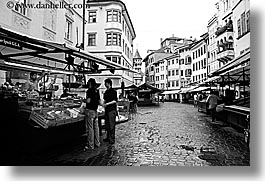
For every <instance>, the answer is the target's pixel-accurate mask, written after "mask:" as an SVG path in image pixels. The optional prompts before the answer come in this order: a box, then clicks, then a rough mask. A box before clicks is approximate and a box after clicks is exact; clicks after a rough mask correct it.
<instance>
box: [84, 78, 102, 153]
mask: <svg viewBox="0 0 265 181" xmlns="http://www.w3.org/2000/svg"><path fill="white" fill-rule="evenodd" d="M88 84H89V88H88V90H87V95H86V100H85V103H86V111H85V114H86V116H85V122H86V133H87V145H86V146H85V150H87V149H94V148H95V147H99V146H100V141H99V128H98V113H97V109H98V105H99V104H100V96H99V91H98V90H97V88H96V86H97V84H96V81H95V79H93V78H90V79H89V80H88Z"/></svg>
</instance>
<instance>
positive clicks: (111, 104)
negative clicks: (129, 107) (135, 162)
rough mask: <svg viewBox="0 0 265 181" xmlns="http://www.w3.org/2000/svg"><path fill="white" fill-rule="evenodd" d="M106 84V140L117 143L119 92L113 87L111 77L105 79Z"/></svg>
mask: <svg viewBox="0 0 265 181" xmlns="http://www.w3.org/2000/svg"><path fill="white" fill-rule="evenodd" d="M105 86H106V88H107V90H106V91H105V93H104V104H103V106H104V107H105V126H106V131H107V138H106V139H104V141H106V142H109V143H110V144H114V143H115V125H116V116H117V101H118V98H117V92H116V91H115V90H114V89H113V88H112V81H111V79H106V80H105Z"/></svg>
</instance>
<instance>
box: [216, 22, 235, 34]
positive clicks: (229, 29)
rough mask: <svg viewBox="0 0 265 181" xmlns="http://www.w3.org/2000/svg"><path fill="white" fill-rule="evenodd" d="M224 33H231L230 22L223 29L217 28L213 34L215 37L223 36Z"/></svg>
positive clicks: (231, 24)
mask: <svg viewBox="0 0 265 181" xmlns="http://www.w3.org/2000/svg"><path fill="white" fill-rule="evenodd" d="M224 32H233V23H232V22H231V21H230V22H229V23H227V24H226V25H225V26H223V27H219V28H217V31H216V32H215V35H216V37H218V36H219V35H221V34H223V33H224Z"/></svg>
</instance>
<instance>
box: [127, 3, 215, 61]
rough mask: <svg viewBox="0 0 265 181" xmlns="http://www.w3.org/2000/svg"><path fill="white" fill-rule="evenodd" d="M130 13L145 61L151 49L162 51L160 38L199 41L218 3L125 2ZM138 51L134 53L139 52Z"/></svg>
mask: <svg viewBox="0 0 265 181" xmlns="http://www.w3.org/2000/svg"><path fill="white" fill-rule="evenodd" d="M122 1H123V2H124V3H125V4H126V7H127V10H128V11H129V14H130V17H131V20H132V23H133V25H134V29H135V31H136V39H135V40H134V47H135V49H136V48H138V49H139V52H140V54H141V56H142V58H144V57H145V56H146V55H147V50H148V49H159V45H160V38H163V39H164V38H167V37H171V36H172V35H173V34H174V36H176V37H180V38H189V37H190V36H192V37H196V38H199V37H200V35H202V34H204V33H206V32H207V23H208V20H209V19H210V18H211V17H212V16H213V15H214V14H215V13H216V11H217V10H216V8H215V3H216V2H217V0H160V1H158V0H122ZM135 49H134V50H135Z"/></svg>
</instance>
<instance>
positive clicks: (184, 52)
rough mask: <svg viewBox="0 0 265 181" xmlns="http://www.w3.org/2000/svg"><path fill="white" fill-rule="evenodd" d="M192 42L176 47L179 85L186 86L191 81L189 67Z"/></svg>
mask: <svg viewBox="0 0 265 181" xmlns="http://www.w3.org/2000/svg"><path fill="white" fill-rule="evenodd" d="M192 44H193V42H191V43H189V44H185V45H183V46H180V47H178V48H177V49H176V51H177V52H176V53H178V54H179V62H178V63H179V67H180V68H179V74H180V87H181V88H186V87H189V86H190V83H191V81H192V79H191V75H192V69H191V63H192V58H191V46H192Z"/></svg>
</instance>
